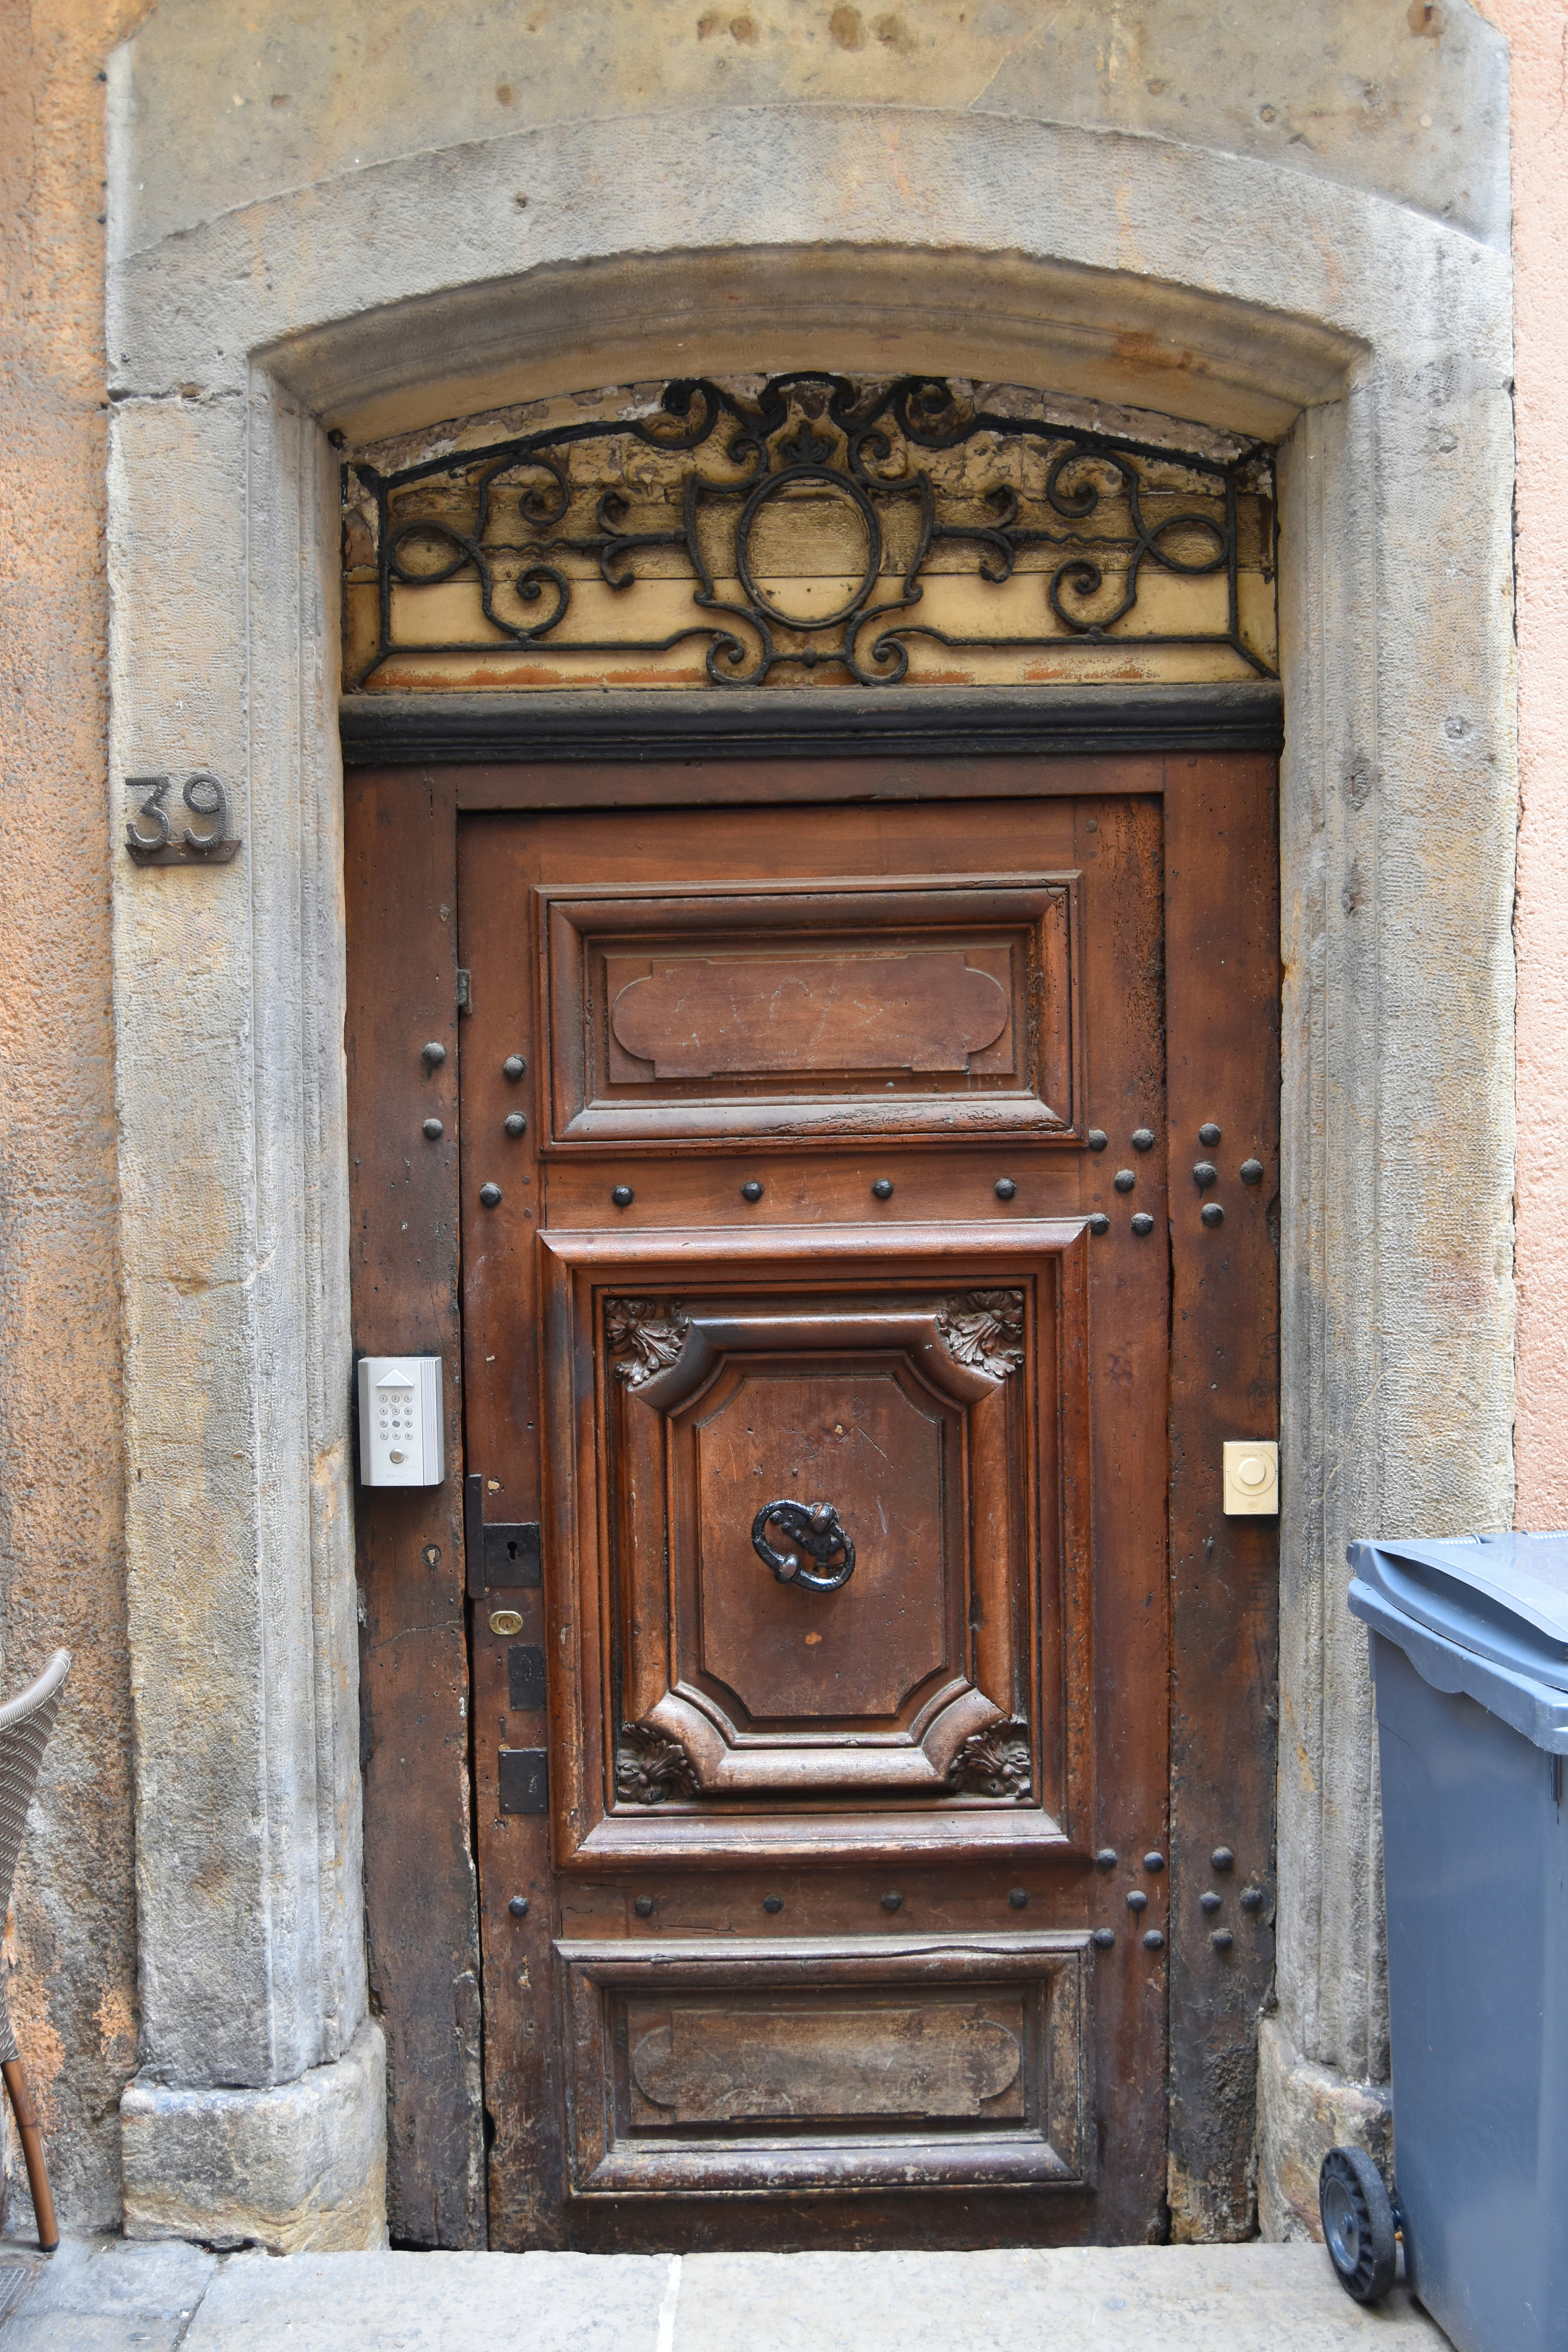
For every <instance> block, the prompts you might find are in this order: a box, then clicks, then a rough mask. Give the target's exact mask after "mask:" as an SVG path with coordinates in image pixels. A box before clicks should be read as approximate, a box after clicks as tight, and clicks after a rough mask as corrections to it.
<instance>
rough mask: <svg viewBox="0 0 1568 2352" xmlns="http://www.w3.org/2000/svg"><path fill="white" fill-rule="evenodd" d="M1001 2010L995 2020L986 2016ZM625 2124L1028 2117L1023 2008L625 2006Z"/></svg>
mask: <svg viewBox="0 0 1568 2352" xmlns="http://www.w3.org/2000/svg"><path fill="white" fill-rule="evenodd" d="M997 2007H999V2008H1000V2011H1001V2014H1000V2015H997V2014H995V2013H994V2011H995V2009H996V2008H997ZM626 2027H627V2046H628V2048H629V2050H630V2052H631V2065H630V2074H631V2094H632V2096H631V2113H632V2121H633V2122H634V2124H640V2125H643V2126H659V2125H661V2124H665V2125H667V2124H721V2123H733V2122H736V2121H738V2120H743V2121H745V2122H748V2123H772V2122H777V2121H782V2120H783V2119H784V2117H786V2116H788V2117H791V2118H799V2117H802V2116H806V2117H813V2118H816V2117H826V2116H835V2117H837V2116H864V2115H874V2116H882V2117H884V2118H891V2117H900V2116H902V2117H912V2116H942V2117H944V2118H945V2117H948V2116H1006V2117H1008V2118H1009V2119H1011V2118H1014V2117H1016V2116H1022V2114H1023V2111H1024V2092H1023V2084H1022V2083H1021V2082H1020V2080H1019V2076H1020V2074H1022V2071H1023V2065H1024V2039H1025V2023H1024V2002H1023V1998H1022V1996H1021V1995H1020V1994H1018V1993H1016V1992H1015V1993H1010V1994H1006V1995H1005V1996H1003V1998H1002V2000H1001V2001H1000V2003H993V2004H992V2005H991V2006H990V2007H989V2008H988V2007H987V2005H986V2004H985V2003H984V2001H983V2000H973V1999H969V1998H966V1997H965V1996H963V1995H962V1994H961V1995H959V1996H958V1997H957V1998H956V1999H955V1998H953V1997H952V1995H949V1996H948V1997H947V1998H945V1999H943V1998H942V1997H941V1996H932V1995H931V1994H927V1995H926V1996H925V1997H924V1999H923V2000H921V2001H920V2002H919V2003H918V2004H916V2005H913V2006H910V2005H908V2004H905V2003H896V2004H894V2003H887V2004H878V2005H876V2006H871V2005H868V2003H867V2002H865V2001H860V2002H858V2003H853V2004H844V2005H839V2006H836V2007H830V2006H828V2005H827V2004H826V2002H824V2001H821V2000H798V1999H797V2000H795V2001H793V2002H786V2001H784V2000H782V1999H781V1997H780V1996H779V1995H778V1994H776V1993H774V1994H766V1993H764V1994H754V1995H752V1996H750V1997H748V1996H746V1995H744V1994H742V1995H741V1996H739V1997H738V1998H736V1999H734V2000H732V2001H731V2005H730V2006H729V2007H728V2008H724V2007H721V2006H720V2005H719V2003H718V2002H717V2001H716V2000H715V1999H714V1996H713V1995H712V1994H711V1993H700V1994H698V1995H696V1996H695V1997H694V1998H692V1999H690V2000H685V2001H671V2000H663V2001H628V2002H627V2003H626Z"/></svg>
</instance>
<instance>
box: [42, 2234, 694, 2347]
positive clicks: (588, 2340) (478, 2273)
mask: <svg viewBox="0 0 1568 2352" xmlns="http://www.w3.org/2000/svg"><path fill="white" fill-rule="evenodd" d="M670 2273H671V2264H670V2260H669V2257H668V2255H663V2256H661V2255H652V2254H650V2255H642V2254H438V2253H429V2254H399V2253H385V2254H284V2255H281V2256H279V2255H275V2254H237V2255H234V2256H232V2257H231V2258H230V2260H229V2261H227V2262H226V2263H224V2264H223V2267H222V2270H221V2272H220V2273H219V2275H218V2277H217V2279H216V2281H215V2282H214V2284H213V2285H212V2286H211V2287H210V2288H209V2289H208V2291H207V2294H206V2299H205V2302H204V2303H203V2305H202V2306H201V2309H200V2311H199V2312H198V2313H197V2315H196V2316H195V2319H194V2320H193V2321H192V2323H191V2326H190V2331H189V2333H188V2334H187V2335H186V2336H185V2338H184V2346H183V2347H182V2352H513V2347H516V2352H522V2347H524V2346H526V2347H528V2352H668V2345H665V2346H661V2345H660V2334H659V2315H660V2307H661V2305H662V2304H663V2301H664V2298H665V2294H666V2291H667V2289H668V2286H669V2284H670ZM0 2352H11V2347H10V2343H9V2340H8V2339H7V2337H6V2335H5V2330H4V2328H0Z"/></svg>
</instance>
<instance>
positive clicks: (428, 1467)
mask: <svg viewBox="0 0 1568 2352" xmlns="http://www.w3.org/2000/svg"><path fill="white" fill-rule="evenodd" d="M443 1453H444V1449H443V1446H442V1440H441V1359H440V1357H439V1356H362V1357H361V1358H360V1360H359V1475H360V1478H361V1480H362V1482H363V1485H365V1486H439V1485H440V1484H441V1481H442V1479H443V1478H444V1477H445V1476H446V1475H447V1466H446V1462H445V1460H444V1458H443Z"/></svg>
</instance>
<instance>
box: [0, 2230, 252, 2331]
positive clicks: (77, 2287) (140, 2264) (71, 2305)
mask: <svg viewBox="0 0 1568 2352" xmlns="http://www.w3.org/2000/svg"><path fill="white" fill-rule="evenodd" d="M0 2260H4V2261H7V2262H12V2261H22V2262H25V2263H26V2267H27V2269H28V2270H30V2271H31V2272H32V2273H33V2277H32V2284H31V2285H30V2286H29V2287H27V2288H26V2291H25V2292H24V2293H23V2294H22V2295H21V2297H20V2298H19V2300H18V2301H17V2302H16V2304H15V2305H13V2306H12V2309H11V2312H10V2314H9V2315H8V2316H7V2317H6V2319H5V2322H4V2323H3V2324H0V2344H3V2345H4V2347H5V2352H54V2347H57V2346H58V2347H61V2352H99V2347H100V2346H101V2347H103V2352H175V2347H176V2346H178V2345H179V2344H180V2343H181V2341H182V2340H183V2338H184V2336H185V2334H186V2331H187V2330H188V2328H189V2326H190V2324H191V2322H192V2320H193V2319H194V2318H195V2315H196V2312H197V2311H198V2309H199V2308H200V2306H201V2301H202V2297H203V2296H204V2294H205V2293H206V2290H207V2288H208V2286H209V2285H210V2284H212V2281H213V2280H214V2278H215V2277H216V2275H217V2268H218V2264H217V2257H216V2255H214V2254H205V2253H203V2252H202V2251H201V2249H200V2247H199V2246H186V2245H183V2244H181V2243H179V2242H177V2241H176V2242H173V2243H171V2244H167V2245H156V2246H132V2245H127V2244H126V2242H125V2241H124V2240H123V2239H122V2238H64V2239H62V2240H61V2242H60V2244H59V2246H58V2250H57V2251H56V2252H54V2253H52V2254H38V2253H35V2252H30V2251H29V2250H27V2249H25V2248H21V2247H16V2248H13V2247H12V2246H9V2245H5V2246H4V2247H0Z"/></svg>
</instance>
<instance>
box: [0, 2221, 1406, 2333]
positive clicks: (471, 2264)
mask: <svg viewBox="0 0 1568 2352" xmlns="http://www.w3.org/2000/svg"><path fill="white" fill-rule="evenodd" d="M15 2259H28V2260H29V2266H30V2267H33V2268H35V2269H36V2271H37V2277H36V2279H35V2283H34V2284H33V2286H32V2288H31V2290H30V2292H29V2293H28V2294H27V2295H26V2297H25V2299H24V2300H23V2302H22V2303H21V2304H20V2305H18V2306H17V2307H16V2309H15V2311H14V2312H13V2313H12V2314H11V2315H9V2316H7V2317H5V2318H4V2319H0V2352H46V2347H47V2352H99V2347H103V2352H1079V2347H1081V2352H1122V2347H1126V2352H1131V2347H1134V2346H1136V2347H1137V2352H1200V2347H1201V2352H1371V2347H1373V2346H1380V2345H1387V2346H1389V2347H1391V2352H1443V2347H1445V2346H1446V2344H1447V2338H1446V2337H1445V2336H1443V2335H1442V2334H1441V2333H1440V2332H1439V2330H1438V2329H1437V2328H1436V2327H1435V2326H1433V2325H1432V2323H1431V2321H1430V2320H1428V2319H1427V2318H1426V2317H1425V2315H1423V2314H1422V2313H1421V2312H1420V2311H1418V2310H1417V2309H1416V2307H1415V2305H1414V2304H1413V2303H1412V2302H1411V2300H1410V2298H1409V2296H1408V2295H1407V2294H1405V2290H1404V2289H1403V2288H1398V2289H1396V2290H1395V2292H1394V2294H1393V2295H1391V2296H1390V2297H1389V2299H1388V2301H1387V2302H1386V2303H1384V2305H1381V2306H1380V2307H1379V2308H1378V2309H1376V2310H1374V2311H1363V2310H1362V2309H1360V2308H1359V2307H1358V2306H1357V2305H1355V2304H1352V2302H1351V2301H1350V2300H1349V2299H1348V2297H1347V2296H1346V2295H1344V2294H1342V2291H1341V2289H1340V2287H1339V2285H1338V2284H1337V2283H1336V2281H1335V2279H1334V2277H1333V2273H1331V2270H1330V2268H1329V2264H1328V2259H1327V2257H1326V2256H1325V2254H1324V2253H1323V2251H1322V2249H1321V2247H1320V2246H1308V2245H1292V2246H1265V2245H1249V2246H1121V2247H1093V2248H1086V2249H1076V2248H1075V2249H1058V2250H1054V2251H1051V2252H1026V2251H1007V2250H1004V2251H1001V2252H981V2253H961V2254H923V2253H910V2254H901V2253H900V2254H894V2253H889V2254H879V2253H857V2254H818V2253H805V2254H689V2255H687V2256H685V2257H684V2258H682V2257H679V2256H672V2255H658V2256H642V2255H632V2254H621V2255H616V2254H552V2253H535V2254H453V2253H428V2254H415V2253H392V2252H387V2253H370V2254H291V2255H288V2256H285V2257H282V2258H279V2257H276V2256H272V2255H268V2254H260V2253H246V2254H234V2255H229V2256H226V2257H222V2258H220V2257H216V2256H214V2255H211V2254H205V2253H203V2252H200V2251H199V2250H198V2249H197V2248H195V2247H192V2246H184V2245H178V2244H174V2245H125V2244H123V2243H122V2242H120V2241H118V2240H114V2241H100V2242H89V2243H83V2242H74V2243H73V2242H69V2241H68V2242H67V2243H66V2244H64V2245H62V2247H61V2248H60V2251H59V2252H58V2254H57V2255H55V2256H54V2257H53V2259H52V2261H50V2262H47V2263H45V2262H43V2261H42V2260H41V2258H39V2257H37V2256H36V2255H35V2256H31V2257H27V2256H26V2254H25V2250H22V2249H17V2250H16V2252H15V2253H13V2252H12V2250H11V2249H10V2248H9V2247H6V2248H4V2249H0V2260H15Z"/></svg>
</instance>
